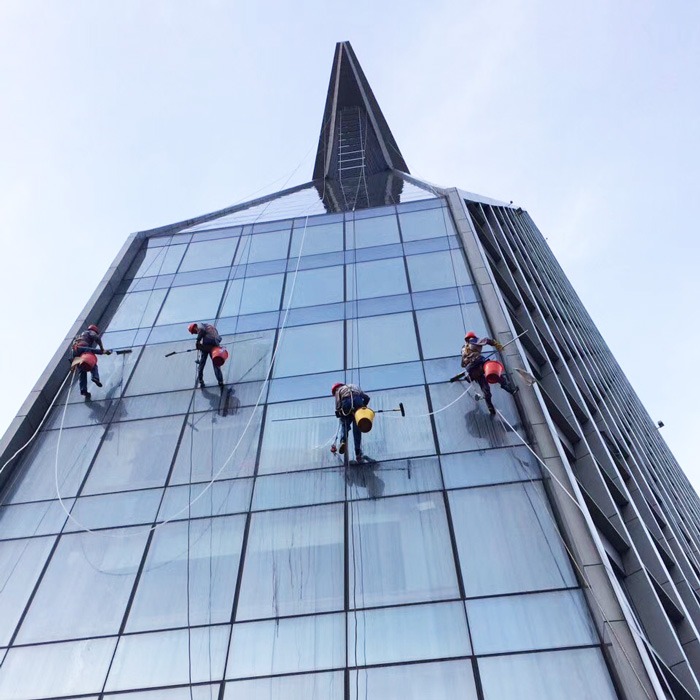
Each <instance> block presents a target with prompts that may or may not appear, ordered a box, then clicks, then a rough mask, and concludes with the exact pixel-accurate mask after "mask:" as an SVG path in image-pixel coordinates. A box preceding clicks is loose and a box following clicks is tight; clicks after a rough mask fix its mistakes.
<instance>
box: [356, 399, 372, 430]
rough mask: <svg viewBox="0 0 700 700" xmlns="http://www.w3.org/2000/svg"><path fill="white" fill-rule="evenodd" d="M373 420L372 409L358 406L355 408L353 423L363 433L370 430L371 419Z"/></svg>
mask: <svg viewBox="0 0 700 700" xmlns="http://www.w3.org/2000/svg"><path fill="white" fill-rule="evenodd" d="M373 420H374V411H373V410H372V409H371V408H367V406H365V407H364V408H358V409H356V410H355V423H357V427H358V428H359V429H360V431H361V432H363V433H368V432H369V431H370V430H372V421H373Z"/></svg>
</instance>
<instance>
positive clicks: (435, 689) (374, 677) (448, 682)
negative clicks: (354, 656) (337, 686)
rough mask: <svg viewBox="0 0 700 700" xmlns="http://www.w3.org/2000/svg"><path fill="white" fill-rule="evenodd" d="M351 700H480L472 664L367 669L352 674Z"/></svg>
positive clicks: (457, 662) (430, 664)
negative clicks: (478, 699)
mask: <svg viewBox="0 0 700 700" xmlns="http://www.w3.org/2000/svg"><path fill="white" fill-rule="evenodd" d="M350 698H351V700H389V699H390V698H400V700H428V698H430V700H454V699H455V698H459V700H477V694H476V687H475V685H474V675H473V673H472V667H471V663H470V662H469V661H442V662H440V663H429V664H412V665H409V666H385V667H382V668H365V669H361V670H358V671H353V672H352V673H351V674H350Z"/></svg>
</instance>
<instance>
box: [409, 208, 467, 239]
mask: <svg viewBox="0 0 700 700" xmlns="http://www.w3.org/2000/svg"><path fill="white" fill-rule="evenodd" d="M399 221H400V222H401V236H402V238H403V239H404V241H415V240H419V239H422V238H435V237H437V236H447V235H450V234H454V227H453V226H452V221H451V219H450V213H449V212H448V211H447V209H445V208H444V207H440V208H439V209H426V210H423V211H411V212H403V211H401V210H400V209H399Z"/></svg>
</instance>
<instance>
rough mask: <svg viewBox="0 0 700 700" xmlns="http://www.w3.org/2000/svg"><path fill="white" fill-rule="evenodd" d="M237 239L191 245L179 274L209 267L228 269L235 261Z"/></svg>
mask: <svg viewBox="0 0 700 700" xmlns="http://www.w3.org/2000/svg"><path fill="white" fill-rule="evenodd" d="M237 242H238V239H237V238H221V239H219V240H217V241H204V242H202V243H190V246H189V248H188V249H187V252H186V253H185V257H184V258H183V260H182V265H180V269H179V272H188V271H190V270H202V269H204V268H207V267H228V266H229V265H231V263H232V261H233V253H234V251H235V250H236V243H237Z"/></svg>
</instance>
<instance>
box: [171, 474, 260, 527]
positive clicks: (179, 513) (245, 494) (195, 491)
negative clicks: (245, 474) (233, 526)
mask: <svg viewBox="0 0 700 700" xmlns="http://www.w3.org/2000/svg"><path fill="white" fill-rule="evenodd" d="M252 489H253V480H252V479H227V480H225V481H215V482H214V483H213V484H212V483H210V481H206V482H203V483H200V484H193V485H192V486H189V485H187V486H170V487H169V488H167V489H165V497H164V498H163V504H162V505H161V508H160V512H159V514H158V519H159V520H184V519H187V518H188V517H192V518H203V517H210V516H213V515H230V514H231V513H243V512H245V511H247V510H248V507H249V506H250V493H251V491H252Z"/></svg>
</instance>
